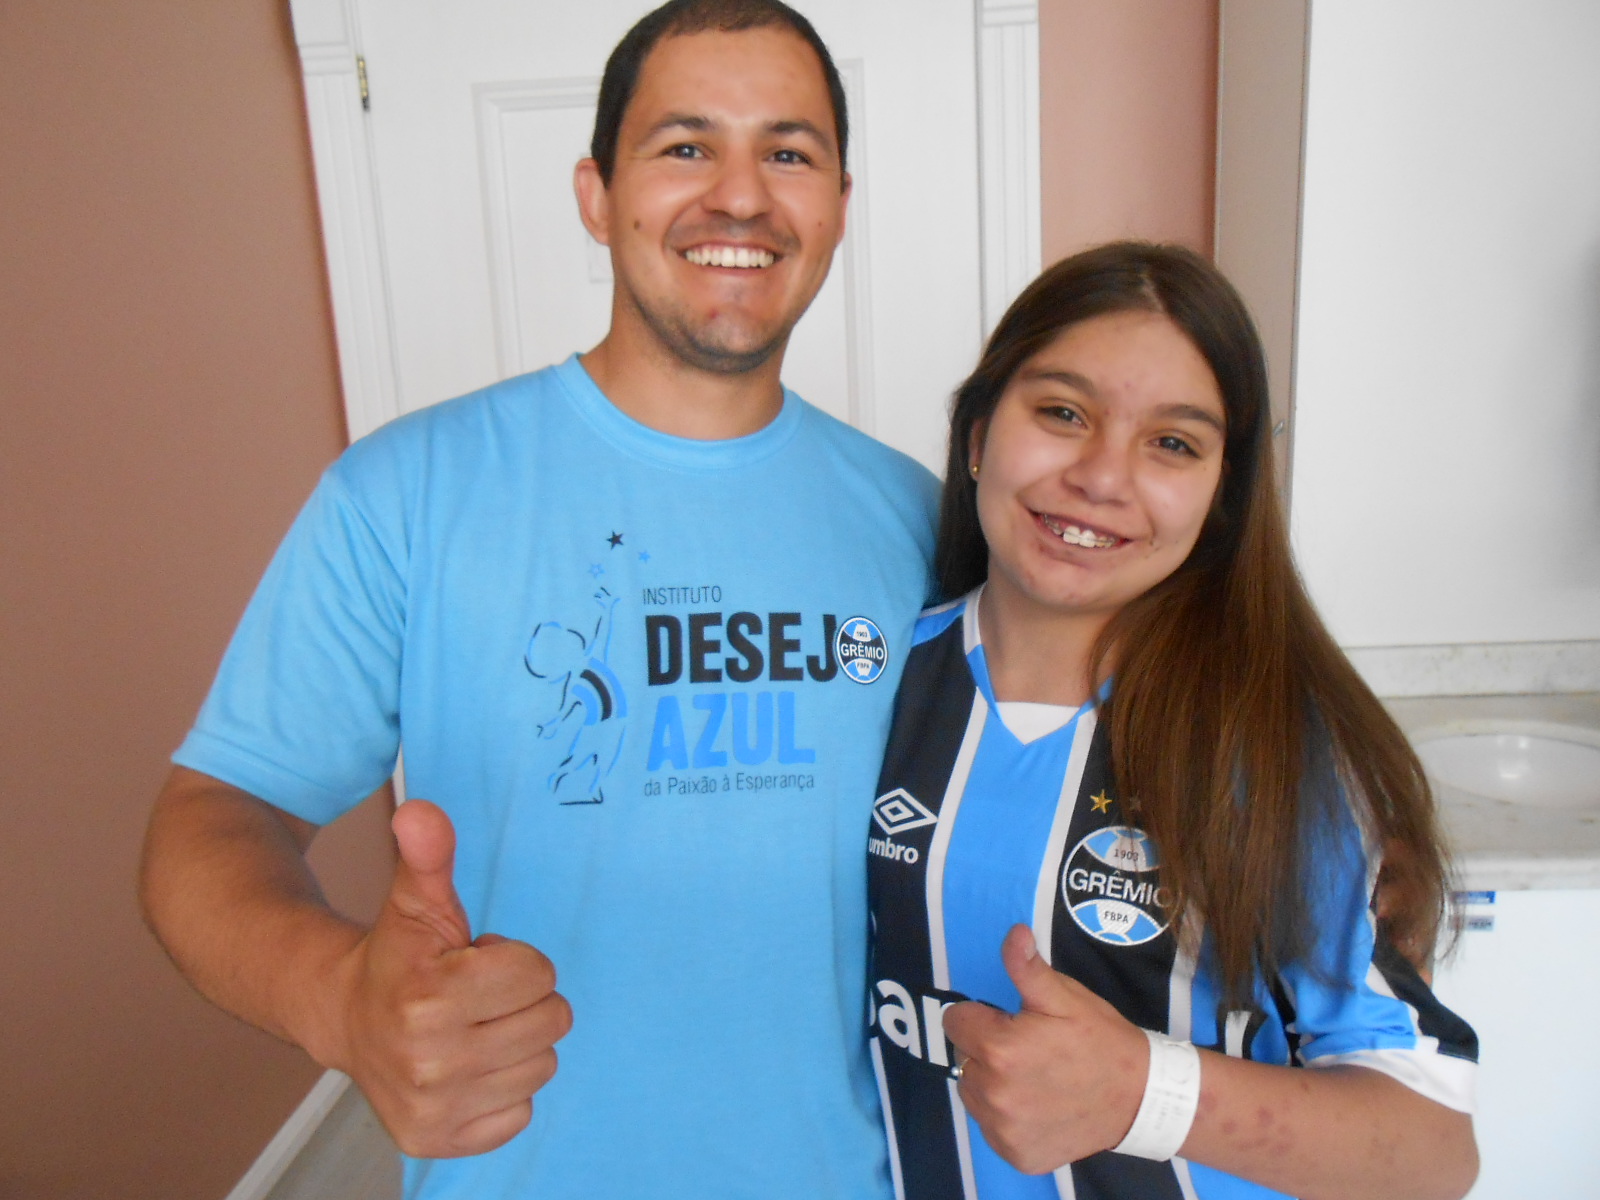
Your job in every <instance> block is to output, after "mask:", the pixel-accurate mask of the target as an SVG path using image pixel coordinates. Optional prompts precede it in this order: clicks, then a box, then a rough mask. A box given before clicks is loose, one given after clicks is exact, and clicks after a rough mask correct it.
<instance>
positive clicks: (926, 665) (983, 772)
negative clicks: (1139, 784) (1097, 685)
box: [868, 593, 1477, 1200]
mask: <svg viewBox="0 0 1600 1200" xmlns="http://www.w3.org/2000/svg"><path fill="white" fill-rule="evenodd" d="M977 595H978V593H973V594H972V595H970V596H968V597H966V598H965V599H963V600H960V601H956V602H955V603H953V604H950V605H946V606H944V607H942V608H938V609H934V610H932V611H930V612H928V613H925V614H924V615H923V617H922V619H921V620H920V621H919V622H918V624H917V629H916V634H915V639H914V644H913V649H912V651H911V654H910V658H909V660H908V662H907V665H906V669H905V675H904V677H903V679H902V682H901V686H900V697H899V701H898V706H897V708H896V712H895V719H894V726H893V730H892V732H891V734H890V738H889V748H888V751H887V754H886V757H885V759H884V766H883V773H882V776H881V777H880V780H879V786H878V793H879V794H878V799H877V802H876V804H875V805H874V807H873V824H872V828H871V834H870V842H869V858H868V880H869V891H870V897H871V907H872V922H873V951H872V954H873V957H872V967H871V974H870V976H869V978H870V979H871V981H872V984H871V1001H872V1005H871V1022H872V1027H871V1034H872V1051H873V1060H874V1064H875V1066H876V1068H877V1071H878V1079H879V1086H880V1088H881V1092H882V1099H883V1106H884V1115H885V1119H886V1121H887V1123H888V1129H889V1143H890V1162H891V1166H892V1169H893V1172H894V1182H895V1188H896V1192H897V1194H898V1195H900V1196H902V1197H904V1198H906V1200H1031V1198H1040V1200H1043V1198H1052V1200H1053V1198H1057V1197H1059V1198H1062V1200H1066V1198H1070V1197H1077V1198H1078V1200H1113V1198H1116V1200H1180V1198H1189V1200H1196V1198H1198V1200H1233V1198H1236V1197H1237V1198H1244V1197H1252V1198H1258V1197H1269V1196H1274V1195H1277V1194H1278V1193H1275V1192H1272V1191H1269V1190H1268V1189H1266V1188H1263V1187H1261V1186H1259V1185H1257V1184H1253V1183H1249V1182H1247V1181H1245V1180H1242V1179H1239V1178H1236V1177H1234V1176H1231V1175H1227V1174H1224V1173H1222V1172H1220V1171H1217V1170H1214V1169H1212V1168H1209V1167H1205V1166H1202V1165H1201V1164H1198V1163H1189V1162H1186V1161H1185V1160H1183V1159H1181V1158H1175V1159H1173V1160H1171V1161H1170V1162H1150V1161H1147V1160H1145V1159H1140V1158H1133V1157H1129V1156H1125V1155H1120V1154H1114V1153H1112V1152H1110V1151H1104V1152H1101V1153H1099V1154H1094V1155H1091V1156H1090V1157H1088V1158H1085V1159H1082V1160H1081V1161H1079V1162H1076V1163H1071V1164H1069V1165H1067V1166H1064V1167H1062V1168H1061V1169H1060V1170H1058V1171H1056V1172H1055V1173H1054V1175H1053V1176H1052V1175H1042V1176H1028V1175H1023V1174H1022V1173H1020V1172H1018V1171H1016V1170H1015V1169H1013V1168H1012V1167H1011V1166H1010V1165H1009V1164H1007V1163H1006V1162H1004V1161H1003V1160H1002V1159H1001V1158H1000V1157H999V1156H998V1155H997V1154H996V1153H995V1152H994V1151H993V1150H991V1149H990V1148H989V1147H988V1145H987V1144H986V1143H985V1142H984V1139H983V1134H982V1132H981V1131H980V1130H979V1129H978V1126H977V1124H976V1123H975V1122H974V1121H973V1120H972V1119H971V1118H970V1117H968V1116H967V1114H966V1112H965V1110H964V1109H963V1107H962V1104H961V1099H960V1096H959V1094H958V1092H957V1089H956V1083H955V1081H954V1080H953V1079H952V1078H951V1077H950V1066H951V1063H952V1060H953V1052H952V1050H951V1047H950V1045H949V1043H948V1042H947V1041H946V1039H945V1036H944V1032H943V1013H944V1009H945V1007H946V1006H947V1005H949V1004H951V1003H953V1002H955V1001H959V1000H964V999H974V1000H982V1001H985V1002H987V1003H990V1004H994V1005H997V1006H999V1007H1001V1008H1004V1009H1006V1010H1008V1011H1011V1012H1015V1011H1016V1010H1017V1009H1018V1008H1019V1007H1020V1003H1021V1001H1020V997H1019V996H1018V994H1017V991H1016V989H1015V987H1014V986H1013V985H1012V983H1011V981H1010V979H1009V978H1008V977H1007V975H1006V972H1005V968H1004V966H1003V965H1002V963H1001V961H1000V943H1001V941H1002V940H1003V939H1004V937H1005V934H1006V931H1007V930H1008V929H1010V928H1011V926H1012V925H1015V924H1018V923H1022V924H1026V925H1029V926H1030V927H1031V928H1032V929H1033V932H1034V936H1035V939H1036V940H1037V942H1038V945H1039V947H1040V950H1041V952H1042V953H1044V954H1045V955H1046V956H1047V957H1048V959H1049V961H1050V963H1051V964H1052V965H1053V966H1054V967H1055V969H1056V970H1058V971H1062V972H1064V973H1066V974H1068V975H1071V976H1072V977H1074V978H1076V979H1078V980H1079V981H1080V982H1082V983H1083V984H1084V985H1085V986H1087V987H1089V988H1090V989H1092V990H1093V991H1095V992H1097V993H1098V994H1099V995H1101V996H1103V997H1104V998H1105V999H1106V1000H1108V1001H1110V1002H1111V1003H1112V1004H1113V1005H1114V1006H1115V1007H1116V1008H1117V1009H1118V1011H1120V1012H1121V1013H1122V1015H1123V1016H1124V1017H1125V1018H1127V1019H1128V1020H1129V1021H1132V1022H1133V1023H1134V1024H1136V1025H1138V1026H1141V1027H1142V1028H1146V1029H1153V1030H1157V1031H1159V1032H1163V1033H1166V1034H1168V1035H1170V1036H1172V1037H1175V1038H1180V1039H1186V1040H1189V1041H1192V1042H1194V1044H1195V1045H1197V1046H1200V1047H1203V1048H1207V1049H1211V1050H1216V1051H1219V1052H1223V1053H1227V1054H1231V1055H1234V1056H1237V1057H1248V1058H1251V1059H1254V1060H1256V1061H1258V1062H1264V1063H1275V1064H1281V1065H1292V1066H1297V1067H1323V1066H1331V1065H1334V1064H1357V1065H1361V1066H1365V1067H1370V1068H1372V1069H1374V1070H1378V1071H1382V1072H1384V1073H1385V1074H1388V1075H1390V1076H1392V1077H1394V1078H1395V1079H1397V1080H1399V1081H1400V1082H1401V1083H1403V1084H1405V1085H1407V1086H1408V1087H1411V1088H1412V1089H1414V1090H1415V1091H1417V1092H1419V1093H1421V1094H1422V1095H1425V1096H1428V1097H1430V1098H1431V1099H1434V1100H1436V1101H1438V1102H1440V1103H1442V1104H1445V1105H1448V1106H1449V1107H1451V1108H1454V1109H1457V1110H1460V1111H1463V1112H1470V1111H1471V1109H1472V1105H1473V1086H1474V1077H1475V1073H1476V1058H1477V1038H1476V1036H1475V1035H1474V1033H1473V1031H1472V1029H1471V1028H1470V1027H1469V1026H1468V1025H1467V1024H1466V1023H1465V1022H1464V1021H1462V1020H1461V1019H1460V1018H1459V1017H1457V1016H1455V1015H1454V1014H1453V1013H1451V1012H1450V1011H1449V1010H1448V1009H1446V1008H1444V1007H1443V1006H1442V1005H1441V1004H1440V1003H1439V1002H1438V1000H1436V999H1435V998H1434V996H1433V994H1432V993H1431V992H1430V991H1429V990H1428V988H1427V986H1426V985H1425V984H1424V983H1423V982H1422V980H1421V979H1420V978H1419V977H1418V976H1417V974H1416V972H1415V971H1414V970H1413V969H1412V968H1411V966H1410V965H1409V964H1408V963H1407V962H1406V961H1405V960H1404V959H1402V958H1401V957H1400V955H1399V954H1398V953H1397V952H1395V951H1394V950H1393V949H1392V948H1391V947H1390V946H1389V945H1388V944H1387V943H1386V942H1384V941H1382V940H1380V939H1378V938H1377V937H1376V935H1375V932H1374V922H1373V918H1372V915H1371V909H1370V901H1371V896H1372V886H1373V883H1374V880H1375V877H1376V865H1377V864H1376V862H1375V859H1374V856H1372V855H1370V854H1369V853H1368V852H1367V850H1366V848H1365V847H1364V844H1363V839H1362V837H1361V833H1360V829H1359V826H1358V825H1357V823H1356V821H1355V819H1354V817H1353V816H1352V815H1351V814H1350V810H1349V808H1348V806H1347V805H1345V804H1343V803H1341V804H1339V805H1337V806H1336V810H1337V811H1338V812H1339V813H1341V814H1344V820H1342V821H1341V822H1340V824H1341V826H1342V827H1341V828H1339V829H1337V830H1335V831H1334V832H1333V833H1332V835H1331V836H1329V837H1328V838H1326V839H1324V841H1323V842H1322V843H1319V849H1320V856H1319V858H1318V860H1317V861H1316V862H1315V863H1314V864H1313V866H1312V870H1314V871H1315V872H1316V873H1317V874H1316V878H1315V879H1314V880H1313V881H1312V884H1313V886H1312V888H1311V891H1310V894H1311V896H1312V897H1313V904H1314V906H1315V908H1314V921H1315V928H1316V930H1317V941H1316V944H1315V946H1314V947H1313V949H1312V950H1311V952H1310V954H1309V955H1308V961H1307V962H1305V963H1300V964H1296V965H1294V966H1292V967H1289V968H1286V969H1285V970H1284V971H1283V972H1282V973H1281V975H1280V976H1279V977H1277V978H1274V979H1270V980H1267V979H1258V980H1257V982H1256V986H1255V995H1254V999H1253V1002H1252V1004H1251V1005H1250V1007H1248V1008H1245V1009H1240V1010H1234V1011H1229V1010H1226V1009H1225V1008H1224V1007H1223V1005H1222V1003H1221V1000H1220V990H1219V987H1218V983H1217V981H1216V979H1215V977H1214V975H1213V973H1212V972H1211V971H1210V970H1209V969H1208V968H1207V967H1206V966H1205V965H1204V964H1205V959H1206V955H1205V953H1204V950H1203V948H1202V950H1201V952H1200V953H1199V954H1198V955H1196V954H1195V953H1194V952H1193V951H1192V950H1185V949H1184V947H1185V946H1189V947H1192V946H1194V945H1195V944H1197V942H1200V938H1199V937H1198V936H1197V934H1198V930H1197V929H1196V930H1191V931H1190V935H1189V936H1188V937H1185V938H1183V939H1179V938H1178V937H1177V936H1176V931H1175V930H1173V929H1172V928H1171V927H1170V923H1169V921H1168V917H1167V912H1166V900H1167V897H1166V894H1165V892H1164V891H1163V889H1162V886H1161V875H1160V870H1159V863H1158V861H1157V857H1156V853H1155V850H1154V847H1153V846H1152V844H1151V843H1150V842H1149V840H1148V839H1147V838H1146V837H1145V835H1144V834H1143V833H1142V832H1140V830H1139V828H1138V825H1137V816H1136V814H1135V813H1132V812H1130V811H1129V808H1130V806H1129V805H1128V804H1127V802H1126V801H1125V800H1123V799H1122V798H1121V797H1119V796H1118V795H1117V793H1116V788H1115V786H1114V785H1113V782H1112V776H1111V767H1110V755H1109V751H1108V747H1107V744H1106V736H1105V733H1104V730H1103V729H1097V727H1096V712H1095V709H1094V706H1093V705H1086V706H1085V707H1084V708H1083V709H1082V710H1080V711H1078V712H1077V713H1075V714H1073V713H1063V714H1061V715H1060V716H1058V717H1057V718H1056V721H1057V722H1059V721H1060V720H1062V719H1065V721H1066V723H1065V724H1062V725H1059V727H1058V728H1055V729H1054V730H1053V731H1050V732H1044V733H1041V734H1038V736H1034V737H1032V739H1031V740H1027V738H1028V734H1027V733H1024V734H1023V736H1022V737H1020V738H1019V736H1018V735H1017V734H1015V733H1013V732H1012V729H1011V728H1010V727H1008V725H1007V724H1006V721H1005V720H1004V719H1002V717H1001V716H1000V715H998V714H999V711H1000V710H997V709H996V705H995V698H994V692H993V690H992V688H991V686H990V683H989V678H988V672H987V669H986V667H985V662H984V655H983V646H982V644H981V642H980V639H979V636H978V623H977ZM1007 707H1009V706H1007ZM1013 721H1014V722H1015V723H1019V724H1020V721H1019V720H1017V719H1016V718H1013ZM1035 732H1036V731H1035ZM1180 941H1181V943H1182V945H1180ZM1201 944H1202V946H1203V943H1201Z"/></svg>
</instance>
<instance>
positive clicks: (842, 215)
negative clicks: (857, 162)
mask: <svg viewBox="0 0 1600 1200" xmlns="http://www.w3.org/2000/svg"><path fill="white" fill-rule="evenodd" d="M840 179H841V181H842V182H841V184H840V187H839V240H838V241H836V242H834V244H833V245H834V248H835V249H838V248H839V247H840V246H842V245H844V231H845V228H846V227H847V225H848V224H849V221H850V189H851V188H852V187H854V186H855V180H853V179H851V178H850V172H849V171H844V172H842V173H841V175H840Z"/></svg>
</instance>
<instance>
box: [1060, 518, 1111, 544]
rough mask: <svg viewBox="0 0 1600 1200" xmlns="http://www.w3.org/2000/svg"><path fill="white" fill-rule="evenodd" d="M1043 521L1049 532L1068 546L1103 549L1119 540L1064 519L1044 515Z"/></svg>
mask: <svg viewBox="0 0 1600 1200" xmlns="http://www.w3.org/2000/svg"><path fill="white" fill-rule="evenodd" d="M1044 523H1045V525H1046V526H1047V527H1048V528H1049V530H1050V532H1051V533H1053V534H1055V535H1056V536H1057V537H1058V538H1060V539H1061V540H1062V541H1063V542H1066V543H1067V544H1068V545H1070V546H1082V547H1083V548H1084V549H1086V550H1104V549H1105V548H1106V547H1108V546H1115V545H1116V544H1117V542H1118V541H1120V540H1121V539H1120V538H1116V537H1109V536H1107V537H1102V536H1101V535H1100V534H1097V533H1095V532H1094V531H1093V530H1089V529H1079V528H1078V527H1077V526H1076V525H1069V524H1068V523H1067V522H1065V521H1057V520H1053V519H1052V518H1050V517H1046V518H1045V519H1044Z"/></svg>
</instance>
